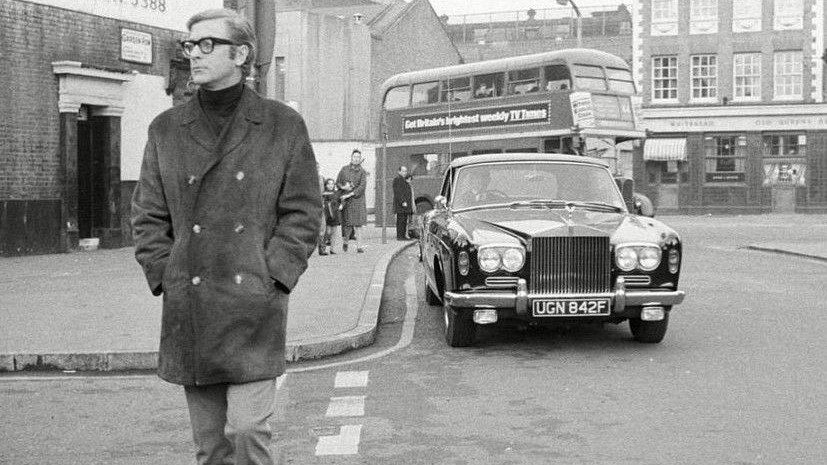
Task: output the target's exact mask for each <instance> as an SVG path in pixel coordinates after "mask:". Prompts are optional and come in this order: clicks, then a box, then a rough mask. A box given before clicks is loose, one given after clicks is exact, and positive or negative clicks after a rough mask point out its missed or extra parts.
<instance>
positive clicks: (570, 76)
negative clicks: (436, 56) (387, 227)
mask: <svg viewBox="0 0 827 465" xmlns="http://www.w3.org/2000/svg"><path fill="white" fill-rule="evenodd" d="M381 95H382V118H381V121H382V123H381V127H380V134H382V135H383V136H384V137H383V139H384V140H383V142H382V150H383V153H382V156H383V158H384V160H385V163H384V164H383V165H380V166H381V167H379V168H380V169H384V177H381V176H380V177H379V179H378V180H377V181H378V182H377V184H376V190H377V192H376V199H377V204H376V205H377V206H379V205H382V203H380V202H384V205H385V206H384V208H382V211H383V212H386V213H387V216H388V217H391V218H392V217H393V210H392V208H391V207H390V205H391V203H390V202H391V201H392V199H391V198H387V200H386V196H387V195H386V194H387V192H391V191H390V188H389V186H390V183H391V180H392V179H393V177H394V176H395V174H396V171H397V170H398V168H399V167H400V166H401V165H405V166H407V167H408V169H409V172H411V173H412V174H413V180H412V186H413V189H414V195H415V199H416V204H417V212H418V213H422V212H423V211H426V210H429V209H431V208H432V206H433V202H434V200H433V198H434V196H435V195H436V194H437V192H438V191H439V185H440V183H441V182H442V174H443V172H444V168H445V167H446V166H447V164H448V163H450V161H451V160H452V159H453V158H456V157H461V156H464V155H472V154H485V153H508V152H514V153H516V152H547V153H568V154H580V155H590V156H598V157H601V158H608V159H610V160H613V161H614V162H615V163H614V166H615V167H616V174H617V175H618V176H622V175H623V174H624V173H623V171H624V170H623V169H622V168H623V166H624V165H625V166H626V171H629V170H630V168H631V157H632V152H633V151H635V150H641V149H640V145H641V144H635V143H634V142H633V141H635V140H640V139H642V138H644V137H645V130H644V129H643V127H642V125H641V123H640V121H639V119H638V117H637V115H638V113H639V108H640V99H639V97H638V96H637V95H636V91H635V85H634V81H633V80H632V73H631V71H630V69H629V66H628V65H627V64H626V62H625V61H624V60H622V59H621V58H619V57H616V56H614V55H611V54H609V53H605V52H601V51H598V50H589V49H567V50H558V51H552V52H545V53H539V54H534V55H525V56H518V57H511V58H504V59H497V60H490V61H482V62H476V63H468V64H462V65H455V66H447V67H442V68H434V69H427V70H422V71H413V72H408V73H402V74H397V75H395V76H393V77H391V78H390V79H388V80H387V81H385V83H384V84H383V85H382V90H381ZM625 174H626V175H628V173H625ZM383 180H384V183H383V182H382V181H383ZM626 186H629V187H630V183H629V182H627V183H626ZM628 190H629V189H628V188H624V191H628ZM628 193H629V196H631V192H628ZM377 213H379V211H378V209H377ZM377 220H380V221H382V218H381V215H378V216H377ZM384 223H385V224H389V223H392V220H391V221H384Z"/></svg>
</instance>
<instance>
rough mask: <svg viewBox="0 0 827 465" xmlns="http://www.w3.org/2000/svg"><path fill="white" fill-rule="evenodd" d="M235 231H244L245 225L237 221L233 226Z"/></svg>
mask: <svg viewBox="0 0 827 465" xmlns="http://www.w3.org/2000/svg"><path fill="white" fill-rule="evenodd" d="M233 231H235V232H236V233H238V234H241V233H242V232H244V225H243V224H241V223H236V225H235V228H233Z"/></svg>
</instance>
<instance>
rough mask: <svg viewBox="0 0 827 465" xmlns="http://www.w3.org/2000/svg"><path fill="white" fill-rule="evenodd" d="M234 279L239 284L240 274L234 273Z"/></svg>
mask: <svg viewBox="0 0 827 465" xmlns="http://www.w3.org/2000/svg"><path fill="white" fill-rule="evenodd" d="M234 280H235V283H236V284H241V275H240V274H237V275H235V278H234Z"/></svg>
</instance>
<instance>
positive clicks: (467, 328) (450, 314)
mask: <svg viewBox="0 0 827 465" xmlns="http://www.w3.org/2000/svg"><path fill="white" fill-rule="evenodd" d="M442 312H443V317H444V319H445V341H446V342H447V343H448V345H449V346H451V347H468V346H470V345H471V344H473V343H474V337H475V336H476V333H477V326H476V324H474V320H473V319H472V318H471V313H470V312H462V311H459V310H457V309H456V308H453V307H451V306H450V305H448V304H444V303H443V304H442Z"/></svg>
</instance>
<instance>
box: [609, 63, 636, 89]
mask: <svg viewBox="0 0 827 465" xmlns="http://www.w3.org/2000/svg"><path fill="white" fill-rule="evenodd" d="M606 74H607V76H608V78H609V88H610V89H611V90H614V91H617V92H624V93H627V94H634V93H635V84H634V81H632V73H631V72H630V71H629V70H628V69H620V68H606Z"/></svg>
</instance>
